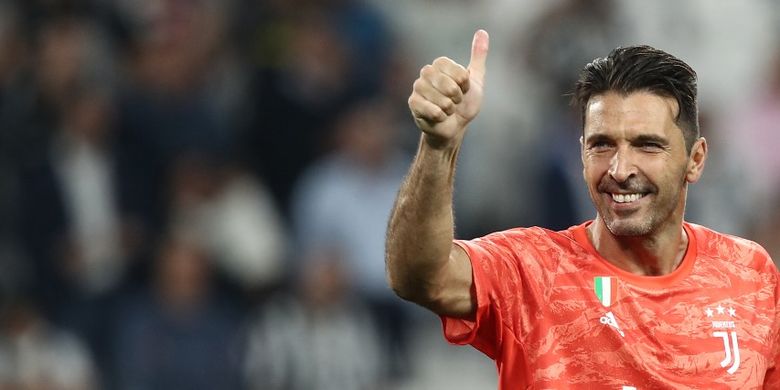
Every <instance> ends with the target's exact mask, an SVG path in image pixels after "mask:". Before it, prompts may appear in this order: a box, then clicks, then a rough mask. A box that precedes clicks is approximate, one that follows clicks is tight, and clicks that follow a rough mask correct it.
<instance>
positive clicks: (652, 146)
mask: <svg viewBox="0 0 780 390" xmlns="http://www.w3.org/2000/svg"><path fill="white" fill-rule="evenodd" d="M640 147H641V148H642V150H645V151H648V152H660V151H661V150H663V149H664V146H663V145H661V144H659V143H658V142H644V143H642V144H641V145H640Z"/></svg>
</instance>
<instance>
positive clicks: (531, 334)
mask: <svg viewBox="0 0 780 390" xmlns="http://www.w3.org/2000/svg"><path fill="white" fill-rule="evenodd" d="M487 52H488V35H487V33H486V32H485V31H482V30H480V31H478V32H477V33H476V34H475V35H474V42H473V44H472V52H471V61H470V63H469V65H468V67H466V68H464V67H462V66H461V65H458V64H456V63H455V62H453V61H452V60H450V59H448V58H445V57H440V58H438V59H436V60H435V61H434V62H433V64H431V65H426V66H425V67H423V69H422V71H421V72H420V78H419V79H417V80H416V81H415V83H414V88H413V92H412V95H411V97H410V98H409V107H410V108H411V111H412V114H413V116H414V119H415V122H416V123H417V126H418V127H419V128H420V129H421V130H422V138H421V141H420V146H419V149H418V152H417V156H416V158H415V160H414V162H413V164H412V167H411V169H410V172H409V175H408V177H407V179H406V181H405V183H404V184H403V185H402V187H401V191H400V193H399V194H398V199H397V200H396V205H395V208H394V210H393V213H392V216H391V219H390V225H389V231H388V237H387V269H388V277H389V281H390V284H391V286H392V287H393V289H394V290H395V291H396V293H397V294H398V295H400V296H401V297H403V298H405V299H408V300H410V301H413V302H416V303H418V304H420V305H423V306H425V307H427V308H429V309H430V310H432V311H434V312H435V313H437V314H439V315H440V316H441V317H442V322H443V325H444V333H445V336H446V338H447V339H448V340H449V341H451V342H453V343H457V344H470V345H472V346H474V347H476V348H477V349H479V350H480V351H482V352H484V353H485V354H486V355H488V356H489V357H490V358H492V359H494V360H495V361H496V364H497V366H498V372H499V383H500V385H499V386H500V388H501V389H524V388H545V389H546V388H568V387H575V388H606V389H656V388H676V389H678V388H696V389H699V388H700V389H714V388H740V389H742V388H760V387H762V386H763V387H764V388H772V389H777V388H780V375H778V374H777V372H776V371H777V370H776V369H775V366H776V364H777V359H778V358H777V357H778V329H780V323H779V322H778V320H779V317H778V313H780V311H779V310H778V298H780V291H779V290H778V272H777V269H776V268H775V266H774V264H773V263H772V261H771V259H770V258H769V255H768V254H767V253H766V251H764V250H763V248H761V247H760V246H758V245H757V244H755V243H752V242H750V241H747V240H744V239H741V238H736V237H732V236H726V235H723V234H720V233H716V232H714V231H712V230H709V229H707V228H704V227H702V226H698V225H694V224H691V223H688V222H684V221H683V214H684V209H685V199H686V194H687V186H688V184H689V183H694V182H696V181H697V180H698V179H699V177H700V176H701V173H702V169H703V168H704V163H705V160H706V157H707V143H706V141H705V139H704V138H702V137H701V136H700V135H699V129H698V119H697V108H696V74H695V72H694V71H693V70H692V69H691V68H690V67H689V66H688V65H687V64H685V63H684V62H682V61H680V60H679V59H677V58H675V57H673V56H671V55H669V54H667V53H665V52H663V51H660V50H656V49H653V48H650V47H647V46H639V47H628V48H619V49H615V50H614V51H612V53H610V54H609V56H608V57H606V58H601V59H597V60H595V61H593V62H592V63H590V64H588V65H587V66H586V67H585V68H584V69H583V70H582V73H581V75H580V79H579V81H578V82H577V84H576V88H575V93H574V99H575V102H576V103H577V104H578V105H579V107H580V108H581V112H582V120H583V135H582V138H581V145H582V146H581V152H582V163H583V176H584V178H585V182H586V184H587V187H588V190H589V192H590V196H591V198H592V200H593V204H594V206H595V208H596V211H597V214H596V217H595V219H594V220H592V221H588V222H585V223H583V224H582V225H579V226H574V227H571V228H569V229H567V230H564V231H558V232H553V231H549V230H546V229H542V228H537V227H535V228H517V229H512V230H507V231H503V232H498V233H494V234H490V235H488V236H485V237H482V238H478V239H475V240H472V241H454V242H453V230H454V229H453V214H452V188H453V177H454V173H455V162H456V158H457V156H458V150H459V149H460V145H461V142H462V140H463V135H464V133H465V130H466V127H467V125H468V123H469V122H470V121H471V120H472V119H474V117H475V116H476V115H477V113H478V112H479V109H480V105H481V102H482V92H483V83H484V77H485V62H486V58H487Z"/></svg>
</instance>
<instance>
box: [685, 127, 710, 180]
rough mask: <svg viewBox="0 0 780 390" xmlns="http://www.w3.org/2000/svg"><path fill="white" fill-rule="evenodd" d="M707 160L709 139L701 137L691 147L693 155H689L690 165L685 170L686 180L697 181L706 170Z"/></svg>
mask: <svg viewBox="0 0 780 390" xmlns="http://www.w3.org/2000/svg"><path fill="white" fill-rule="evenodd" d="M706 161H707V140H706V139H704V137H700V138H699V139H698V140H696V142H695V143H694V144H693V147H692V148H691V155H690V156H689V157H688V167H687V169H686V172H685V181H687V182H688V183H696V182H697V181H699V178H700V177H701V174H702V171H703V170H704V163H705V162H706Z"/></svg>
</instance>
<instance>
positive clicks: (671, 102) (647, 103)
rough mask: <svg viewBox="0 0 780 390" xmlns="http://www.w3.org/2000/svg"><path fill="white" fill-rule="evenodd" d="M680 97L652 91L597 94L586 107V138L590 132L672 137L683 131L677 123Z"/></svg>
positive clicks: (680, 134)
mask: <svg viewBox="0 0 780 390" xmlns="http://www.w3.org/2000/svg"><path fill="white" fill-rule="evenodd" d="M677 110H678V105H677V100H675V99H674V98H671V97H665V96H660V95H657V94H654V93H652V92H646V91H638V92H632V93H630V94H627V95H623V94H620V93H617V92H607V93H604V94H599V95H594V96H593V97H591V98H590V100H589V101H588V105H587V107H586V108H585V117H584V119H585V125H584V134H583V135H584V136H585V138H587V137H588V135H591V134H595V133H598V134H605V135H617V134H623V135H636V134H648V133H651V134H656V135H665V136H667V137H671V136H673V135H674V134H675V132H676V133H677V134H679V136H680V137H682V131H681V130H680V129H679V128H678V127H677V125H676V124H675V117H676V116H677Z"/></svg>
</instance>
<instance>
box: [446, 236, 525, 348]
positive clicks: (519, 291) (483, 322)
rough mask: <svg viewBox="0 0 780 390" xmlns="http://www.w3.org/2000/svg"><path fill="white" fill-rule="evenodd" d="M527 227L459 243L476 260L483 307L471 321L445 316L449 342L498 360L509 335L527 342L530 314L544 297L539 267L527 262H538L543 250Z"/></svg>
mask: <svg viewBox="0 0 780 390" xmlns="http://www.w3.org/2000/svg"><path fill="white" fill-rule="evenodd" d="M525 230H526V229H516V230H513V231H507V232H500V233H493V234H491V235H488V236H485V237H482V238H478V239H475V240H470V241H460V240H456V241H455V244H456V245H458V246H460V247H461V248H463V250H465V251H466V253H467V254H468V257H469V259H470V261H471V267H472V274H473V285H472V289H473V292H472V293H473V294H475V296H476V303H477V309H476V313H475V316H474V318H471V319H462V318H452V317H447V316H442V317H441V319H442V325H443V329H444V337H445V338H446V339H447V341H449V342H450V343H453V344H458V345H467V344H470V345H472V346H474V347H475V348H476V349H478V350H480V351H481V352H483V353H484V354H486V355H487V356H488V357H490V358H492V359H496V357H497V355H498V353H499V351H500V350H501V346H502V344H503V343H504V341H505V339H506V338H508V337H509V338H514V339H516V340H517V341H519V342H521V337H519V336H520V335H521V334H522V333H523V332H522V328H523V327H524V326H526V325H527V322H528V320H527V318H528V317H529V315H530V314H533V313H536V311H537V310H538V304H539V301H540V300H539V299H538V298H539V297H538V295H539V294H538V292H539V286H538V280H539V279H540V278H536V277H533V276H532V275H529V274H533V273H534V267H527V266H526V265H529V264H531V265H533V264H536V263H538V261H539V259H538V252H537V251H536V250H535V247H534V246H533V245H532V243H531V242H530V240H529V239H528V237H527V234H526V233H525V232H524V231H525Z"/></svg>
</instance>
